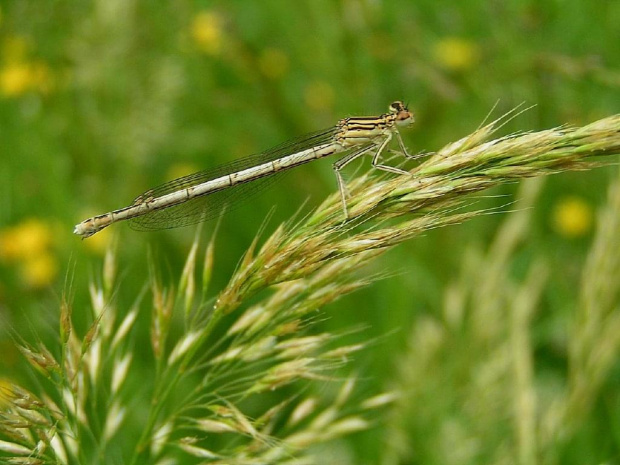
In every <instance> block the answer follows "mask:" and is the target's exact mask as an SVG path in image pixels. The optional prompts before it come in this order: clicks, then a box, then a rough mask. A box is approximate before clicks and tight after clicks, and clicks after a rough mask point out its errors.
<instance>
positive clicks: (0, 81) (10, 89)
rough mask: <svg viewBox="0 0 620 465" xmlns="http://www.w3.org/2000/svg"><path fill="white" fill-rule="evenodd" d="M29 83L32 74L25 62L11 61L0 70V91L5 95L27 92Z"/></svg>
mask: <svg viewBox="0 0 620 465" xmlns="http://www.w3.org/2000/svg"><path fill="white" fill-rule="evenodd" d="M31 85H32V74H31V72H30V66H28V65H27V64H24V63H13V64H10V65H7V66H6V67H5V68H4V69H3V70H2V71H1V72H0V91H2V95H4V96H5V97H15V96H17V95H21V94H23V93H25V92H28V90H29V89H30V86H31Z"/></svg>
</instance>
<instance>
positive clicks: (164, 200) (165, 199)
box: [73, 101, 414, 238]
mask: <svg viewBox="0 0 620 465" xmlns="http://www.w3.org/2000/svg"><path fill="white" fill-rule="evenodd" d="M413 122H414V116H413V113H412V112H410V111H409V109H408V108H407V106H406V105H404V104H403V103H402V102H399V101H396V102H394V103H392V104H391V105H390V107H389V112H388V113H385V114H383V115H380V116H363V117H351V118H345V119H342V120H340V121H339V122H338V124H336V126H334V127H332V128H329V129H327V130H324V131H318V132H314V133H311V134H307V135H305V136H302V137H300V138H297V139H293V140H291V141H288V142H285V143H283V144H281V145H278V146H276V147H274V148H272V149H270V150H267V151H265V152H261V153H258V154H255V155H250V156H249V157H245V158H242V159H239V160H235V161H233V162H231V163H227V164H225V165H221V166H219V167H216V168H213V169H210V170H205V171H200V172H198V173H194V174H190V175H189V176H184V177H182V178H178V179H175V180H173V181H170V182H167V183H165V184H162V185H161V186H159V187H155V188H154V189H149V190H148V191H146V192H144V193H143V194H141V195H139V196H138V197H136V199H135V200H134V201H133V203H132V204H131V205H130V206H128V207H125V208H121V209H119V210H114V211H111V212H109V213H105V214H103V215H98V216H95V217H93V218H88V219H87V220H84V221H82V222H81V223H79V224H78V225H76V226H75V229H74V231H73V232H74V233H75V234H78V235H79V236H81V237H82V238H86V237H89V236H92V235H93V234H95V233H96V232H98V231H101V230H102V229H103V228H105V227H106V226H109V225H111V224H112V223H116V222H117V221H123V220H130V224H131V226H132V228H134V229H137V230H143V231H151V230H158V229H169V228H176V227H180V226H187V225H190V224H196V223H199V222H202V221H207V220H210V219H213V218H217V217H219V216H220V215H222V214H223V213H224V212H225V211H227V210H229V209H230V208H231V207H233V206H235V205H237V204H238V203H240V202H242V201H244V200H247V199H249V198H251V196H252V194H254V193H256V192H258V191H259V190H260V189H262V188H263V187H265V186H266V185H267V184H269V183H271V182H272V181H273V180H274V178H276V177H277V176H276V175H277V174H278V173H281V172H282V171H284V170H287V169H289V168H293V167H295V166H299V165H302V164H304V163H307V162H309V161H312V160H316V159H319V158H323V157H327V156H328V155H333V154H336V153H343V152H348V154H347V155H345V156H344V157H343V158H341V159H340V160H338V161H337V162H335V163H334V165H333V168H334V172H335V173H336V179H337V181H338V188H339V189H340V196H341V200H342V209H343V213H344V218H345V220H346V219H347V218H348V211H347V201H346V197H347V193H346V187H345V184H344V181H343V179H342V175H341V174H340V170H341V169H342V168H344V167H345V166H346V165H347V164H349V163H351V162H352V161H353V160H355V159H357V158H359V157H361V156H362V155H366V154H372V155H373V158H372V165H373V166H374V167H375V168H377V169H380V170H384V171H389V172H391V173H396V174H409V173H408V172H407V171H404V170H401V169H400V168H396V167H393V166H388V165H384V164H382V163H381V154H382V153H383V152H384V151H385V149H386V147H387V146H388V143H389V142H390V141H391V140H392V138H393V137H394V136H395V137H396V140H397V141H398V145H399V146H400V150H401V151H402V153H403V155H405V156H406V157H411V155H409V153H408V152H407V149H406V148H405V144H404V143H403V140H402V138H401V136H400V133H399V132H398V129H399V128H400V127H406V126H409V125H411V124H412V123H413Z"/></svg>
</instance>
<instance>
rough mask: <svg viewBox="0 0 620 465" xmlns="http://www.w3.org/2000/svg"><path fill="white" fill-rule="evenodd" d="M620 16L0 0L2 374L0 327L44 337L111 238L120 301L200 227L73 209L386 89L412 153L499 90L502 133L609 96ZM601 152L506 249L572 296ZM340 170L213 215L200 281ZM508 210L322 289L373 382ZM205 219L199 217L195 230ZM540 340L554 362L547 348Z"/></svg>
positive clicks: (547, 8) (580, 116) (616, 78)
mask: <svg viewBox="0 0 620 465" xmlns="http://www.w3.org/2000/svg"><path fill="white" fill-rule="evenodd" d="M619 25H620V2H611V1H603V0H595V1H592V0H590V1H571V2H568V1H566V2H559V1H553V0H539V1H535V2H534V1H532V2H528V1H523V0H508V1H502V2H499V1H491V2H489V1H476V0H472V1H467V2H436V1H429V0H419V1H416V2H413V1H409V0H389V1H380V0H374V1H370V0H368V1H358V0H340V1H323V0H306V1H303V0H295V1H286V0H272V1H260V2H250V1H241V0H226V1H187V0H173V1H170V2H156V1H152V0H97V1H67V0H44V1H42V0H13V1H3V2H0V47H1V56H0V325H1V326H2V327H3V328H5V329H6V330H5V331H2V332H0V345H1V349H0V353H2V363H1V364H0V374H2V373H5V374H6V375H7V376H19V374H20V369H21V364H22V363H23V362H21V360H20V358H19V356H18V354H17V353H16V352H15V349H13V348H12V342H11V339H10V331H15V332H16V333H17V334H24V336H25V337H26V338H28V337H29V336H28V335H30V334H33V333H36V334H37V335H39V336H40V337H42V338H43V339H46V338H53V337H54V335H53V334H54V331H56V329H55V328H56V327H57V318H58V303H59V301H60V296H61V295H62V293H63V292H66V293H69V294H70V295H72V296H73V301H74V303H75V308H76V309H77V310H79V309H80V308H84V307H85V306H86V305H87V304H88V300H89V296H88V282H89V280H91V279H100V278H99V275H100V272H99V270H100V268H101V261H102V256H103V254H104V252H105V250H106V248H107V246H108V245H109V243H110V242H111V241H116V242H117V244H118V245H117V250H118V255H119V263H120V267H121V269H122V273H121V283H122V287H121V289H120V290H119V295H118V299H119V302H120V304H121V306H122V305H123V303H124V304H125V305H126V306H128V305H130V304H131V303H132V302H133V299H134V298H135V296H136V295H137V293H138V292H139V290H140V289H141V287H142V286H143V284H144V283H145V282H146V281H147V279H148V270H147V265H146V263H147V256H148V254H149V253H152V255H153V256H154V257H155V259H154V260H155V263H157V265H158V268H159V269H160V272H161V274H162V275H163V276H164V279H165V278H166V277H170V278H171V279H175V280H176V277H177V276H178V274H179V273H180V269H181V267H182V265H183V261H184V259H185V256H186V254H187V251H188V250H189V247H190V245H191V242H192V239H193V237H194V234H195V232H196V228H195V227H190V228H184V229H180V230H172V231H164V232H158V233H138V232H134V231H132V230H131V229H130V228H129V227H128V226H127V225H125V224H118V225H114V226H112V227H110V228H108V229H107V230H105V231H103V232H102V233H100V234H97V235H96V236H94V237H92V238H90V239H87V240H85V241H80V240H79V238H78V237H77V236H74V235H73V234H72V230H73V225H74V224H76V223H77V222H79V221H81V220H83V219H84V218H86V217H89V216H92V215H94V214H99V213H104V212H107V211H109V210H111V209H115V208H119V207H122V206H125V205H128V204H129V203H130V202H131V200H132V199H133V198H134V197H135V196H137V195H138V194H140V193H141V192H143V191H144V190H146V189H148V188H149V187H153V186H156V185H158V184H160V183H162V182H164V181H167V180H169V179H172V178H175V177H178V176H182V175H185V174H188V173H191V172H193V171H197V170H201V169H205V168H209V167H212V166H214V165H217V164H219V163H222V162H226V161H230V160H233V159H235V158H237V157H240V156H244V155H248V154H251V153H254V152H257V151H260V150H263V149H266V148H269V147H271V146H273V145H276V144H278V143H280V142H282V141H285V140H287V139H288V138H291V137H294V136H298V135H301V134H304V133H306V132H310V131H314V130H318V129H322V128H326V127H329V126H331V125H333V124H334V123H335V122H336V121H337V120H338V119H340V118H342V117H346V116H353V115H375V114H380V113H383V112H385V111H386V110H387V106H388V104H389V103H390V102H391V101H393V100H396V99H401V100H403V101H406V102H408V103H409V105H410V108H411V109H412V110H413V111H414V112H415V113H416V118H417V122H416V125H415V127H414V128H412V130H411V131H409V132H407V133H405V134H403V136H404V138H405V141H406V143H407V145H408V147H409V148H410V151H411V152H413V153H415V152H418V151H422V150H429V151H433V150H437V149H439V148H440V147H442V146H443V145H445V144H447V143H449V142H451V141H454V140H456V139H458V138H460V137H462V136H464V135H466V134H468V133H469V132H471V131H472V130H474V129H475V128H476V127H477V126H478V125H479V124H481V123H482V121H483V120H484V119H485V117H486V116H487V114H488V113H489V111H490V110H491V109H492V108H493V106H494V105H495V104H496V103H497V107H496V108H495V110H494V112H493V113H492V117H499V116H500V115H501V114H503V113H504V112H505V111H508V110H509V109H511V108H513V107H515V106H516V105H518V104H521V103H523V102H524V103H525V104H526V105H528V106H529V105H535V107H534V108H532V109H530V110H529V111H528V112H526V113H525V114H524V115H522V116H520V117H519V118H517V119H516V120H515V121H513V122H512V123H511V124H510V125H509V126H508V127H507V128H504V129H503V131H504V132H510V131H516V130H538V129H543V128H549V127H554V126H558V125H563V124H575V125H581V124H585V123H588V122H591V121H593V120H595V119H598V118H601V117H604V116H608V115H610V114H613V113H617V112H618V109H619V106H620V105H619V104H620V93H619V90H620V46H619V44H620V26H619ZM363 163H364V167H367V166H368V165H369V160H364V162H363ZM364 169H365V168H364ZM353 171H354V169H353V170H349V171H348V172H347V174H348V176H349V177H351V176H353ZM615 173H616V170H615V169H614V168H603V169H599V170H596V171H592V172H580V173H567V174H562V175H558V176H555V177H553V178H550V179H549V180H548V182H547V183H546V184H545V187H544V189H543V193H542V196H541V198H540V200H539V202H538V204H537V206H536V209H535V212H534V213H533V215H534V218H535V222H534V224H533V226H532V232H531V240H530V241H529V242H528V244H527V246H525V247H524V248H523V249H522V250H520V252H519V260H520V262H523V263H525V262H527V261H528V260H529V259H531V257H536V256H544V257H547V258H548V259H549V260H550V261H551V263H553V264H554V266H553V269H552V274H553V276H552V279H551V283H550V288H549V290H548V293H549V296H548V298H549V299H551V300H553V301H554V302H559V303H560V306H561V307H563V308H564V309H565V311H566V312H570V311H571V309H572V308H573V307H574V305H575V303H574V301H575V299H576V291H575V283H576V282H577V281H578V279H579V275H580V272H581V267H582V264H583V261H584V254H585V253H586V251H587V249H588V245H589V243H590V240H591V235H592V230H593V222H594V217H595V214H596V209H597V206H598V205H600V204H602V203H603V202H604V200H605V194H606V190H607V186H608V184H609V181H610V179H611V178H612V176H613V175H614V174H615ZM336 188H337V187H336V180H335V177H334V175H333V173H332V170H331V163H330V161H329V160H325V161H323V162H317V163H313V164H311V165H308V166H304V167H301V168H299V169H296V170H295V171H294V172H293V173H291V174H290V175H288V176H287V177H286V178H285V179H284V180H283V181H282V183H281V184H278V185H277V186H276V187H275V188H273V189H271V190H269V192H267V193H266V194H265V195H262V196H260V197H258V198H256V200H255V201H253V202H252V203H251V205H249V206H248V207H245V208H241V209H239V210H236V211H234V212H232V213H231V214H229V215H227V216H226V217H225V218H224V220H223V221H222V222H221V224H220V225H219V229H218V232H217V239H216V255H215V257H216V261H215V268H214V276H213V287H212V289H213V293H214V294H215V293H216V291H217V290H218V289H220V288H221V287H222V286H224V285H225V283H226V282H227V279H228V278H229V276H230V274H231V273H232V271H233V270H234V268H235V266H236V264H237V262H238V260H239V258H240V257H241V256H242V253H243V252H244V250H245V249H246V248H247V247H248V246H249V244H250V243H251V241H252V239H253V238H254V236H255V235H256V234H257V232H258V230H259V228H260V227H261V225H265V230H266V232H267V233H268V232H269V231H272V230H273V229H274V228H275V227H276V226H277V225H278V224H279V223H280V222H282V221H285V220H286V219H288V218H290V217H291V215H293V214H294V213H295V212H297V211H298V210H299V208H300V206H301V205H302V204H303V205H304V206H303V208H302V210H301V211H302V212H308V211H309V209H311V208H312V207H314V206H316V205H318V204H319V203H320V202H321V200H322V199H323V198H324V197H325V196H326V195H328V194H330V193H333V192H335V190H336ZM515 190H516V186H506V187H504V188H502V189H497V190H495V191H493V192H490V193H489V194H490V196H491V195H492V196H497V198H489V199H486V200H484V205H487V206H499V205H503V204H506V203H507V202H509V201H510V200H511V198H512V197H511V196H512V195H513V194H514V192H515ZM506 196H507V197H506ZM267 217H268V219H267V220H266V219H265V218H267ZM501 219H502V218H501V215H493V216H486V217H481V218H478V219H476V220H475V221H472V222H470V223H468V224H464V225H459V226H455V227H450V228H447V229H444V230H437V231H433V232H431V233H429V234H427V235H425V236H424V237H420V238H418V239H416V240H414V241H410V242H409V243H408V244H406V245H404V246H400V247H399V248H398V250H397V251H396V252H391V253H389V254H388V255H386V256H385V257H383V258H382V259H381V260H379V261H378V262H375V263H374V265H373V266H374V269H371V270H369V271H370V272H374V273H377V272H380V273H387V274H390V275H393V276H392V277H390V278H389V279H385V280H383V281H381V282H379V283H377V284H375V285H373V286H372V287H371V288H368V289H366V290H363V291H361V292H358V293H356V294H355V295H352V296H347V297H346V298H343V299H342V300H340V301H339V302H338V303H337V304H336V305H333V306H331V307H330V308H327V309H324V310H325V315H326V320H325V321H324V322H322V323H321V326H322V327H324V328H329V329H331V330H335V329H343V328H348V327H350V326H351V325H352V324H356V325H357V324H359V323H360V322H362V323H363V324H364V325H365V326H366V328H365V329H364V331H363V332H362V334H361V336H360V335H359V334H358V335H355V336H352V337H357V338H358V339H359V338H360V337H361V338H363V339H368V338H379V339H378V342H376V343H375V344H373V346H372V347H371V349H370V350H368V351H366V352H364V354H363V355H360V356H359V358H358V360H356V361H355V362H354V363H355V369H356V370H357V371H358V372H360V373H361V374H362V375H363V378H364V380H365V383H366V386H365V388H364V389H367V390H368V391H369V392H372V391H373V390H376V389H381V388H385V387H386V383H387V381H388V380H390V379H391V378H392V377H393V372H394V370H395V366H394V363H395V362H394V354H399V353H401V352H402V351H403V349H404V347H405V345H406V341H407V339H408V337H409V331H408V328H410V327H411V325H412V323H413V322H414V321H415V320H416V319H418V318H420V316H421V315H424V314H433V313H437V312H438V311H439V308H440V304H441V302H442V300H443V292H444V290H445V287H446V285H447V284H448V283H450V282H451V281H453V280H454V279H456V277H457V276H458V273H459V269H460V263H461V262H462V259H463V254H464V253H465V251H466V249H467V248H468V247H481V248H482V247H484V244H485V243H487V242H488V241H489V240H490V238H491V237H493V235H494V233H495V230H496V227H497V225H498V224H499V223H500V222H501ZM214 227H215V224H213V223H210V224H207V225H206V226H205V227H204V228H203V229H202V232H201V234H202V236H203V237H204V238H205V239H204V242H206V241H207V240H208V238H210V237H211V234H212V232H213V231H214ZM263 237H264V236H263ZM468 244H469V245H468ZM520 262H519V261H518V262H517V264H518V263H520ZM516 272H517V273H518V266H517V271H516ZM76 313H77V314H78V315H77V316H78V318H79V311H76ZM87 315H88V312H86V311H85V312H84V318H85V319H84V324H86V322H87V321H88V319H87ZM538 318H539V319H540V320H541V321H539V322H538V323H537V324H538V326H537V328H539V331H540V333H541V335H540V338H541V340H544V339H545V338H546V337H547V338H548V337H549V335H553V334H556V333H557V331H561V328H562V324H563V320H562V317H561V315H560V316H558V315H545V314H544V313H543V314H541V315H539V316H538ZM540 354H541V357H542V358H543V359H545V360H547V359H548V360H550V361H549V362H548V363H549V364H551V365H553V364H554V363H559V364H561V363H562V361H561V360H560V361H558V360H555V359H554V357H555V352H554V351H553V350H552V348H551V349H550V348H549V347H545V346H543V347H540ZM360 438H364V441H361V440H360ZM353 441H354V442H355V443H356V445H355V448H356V450H357V454H360V456H362V455H363V454H366V453H368V454H371V455H370V456H371V457H372V456H373V455H372V454H374V455H377V454H378V452H377V451H378V450H379V448H380V447H381V437H380V435H377V434H376V432H375V433H370V434H368V435H366V436H364V435H358V436H356V439H354V440H353ZM616 458H617V457H616Z"/></svg>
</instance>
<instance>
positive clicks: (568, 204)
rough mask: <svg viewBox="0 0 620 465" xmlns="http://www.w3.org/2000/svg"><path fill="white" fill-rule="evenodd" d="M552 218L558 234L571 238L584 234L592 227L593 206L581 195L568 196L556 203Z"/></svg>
mask: <svg viewBox="0 0 620 465" xmlns="http://www.w3.org/2000/svg"><path fill="white" fill-rule="evenodd" d="M552 219H553V227H554V229H555V230H556V232H557V233H558V234H560V235H562V236H565V237H569V238H574V237H580V236H584V235H585V234H587V233H588V232H589V231H590V229H591V228H592V222H593V214H592V208H591V207H590V205H588V203H586V202H585V201H584V200H583V199H581V198H579V197H566V198H564V199H561V200H560V201H559V202H558V203H557V204H556V206H555V208H554V210H553V215H552Z"/></svg>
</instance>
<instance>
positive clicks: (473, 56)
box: [433, 37, 480, 71]
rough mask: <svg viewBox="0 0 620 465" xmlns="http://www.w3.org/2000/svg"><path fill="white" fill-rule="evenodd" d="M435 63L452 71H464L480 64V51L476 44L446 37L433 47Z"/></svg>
mask: <svg viewBox="0 0 620 465" xmlns="http://www.w3.org/2000/svg"><path fill="white" fill-rule="evenodd" d="M433 56H434V58H435V61H436V62H437V63H438V64H439V65H441V66H442V67H444V68H446V69H449V70H451V71H464V70H466V69H469V68H472V67H473V66H475V65H476V64H477V63H478V60H479V58H480V49H479V47H478V45H477V44H476V43H475V42H472V41H470V40H467V39H462V38H459V37H446V38H443V39H441V40H439V41H438V42H436V43H435V45H434V47H433Z"/></svg>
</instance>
